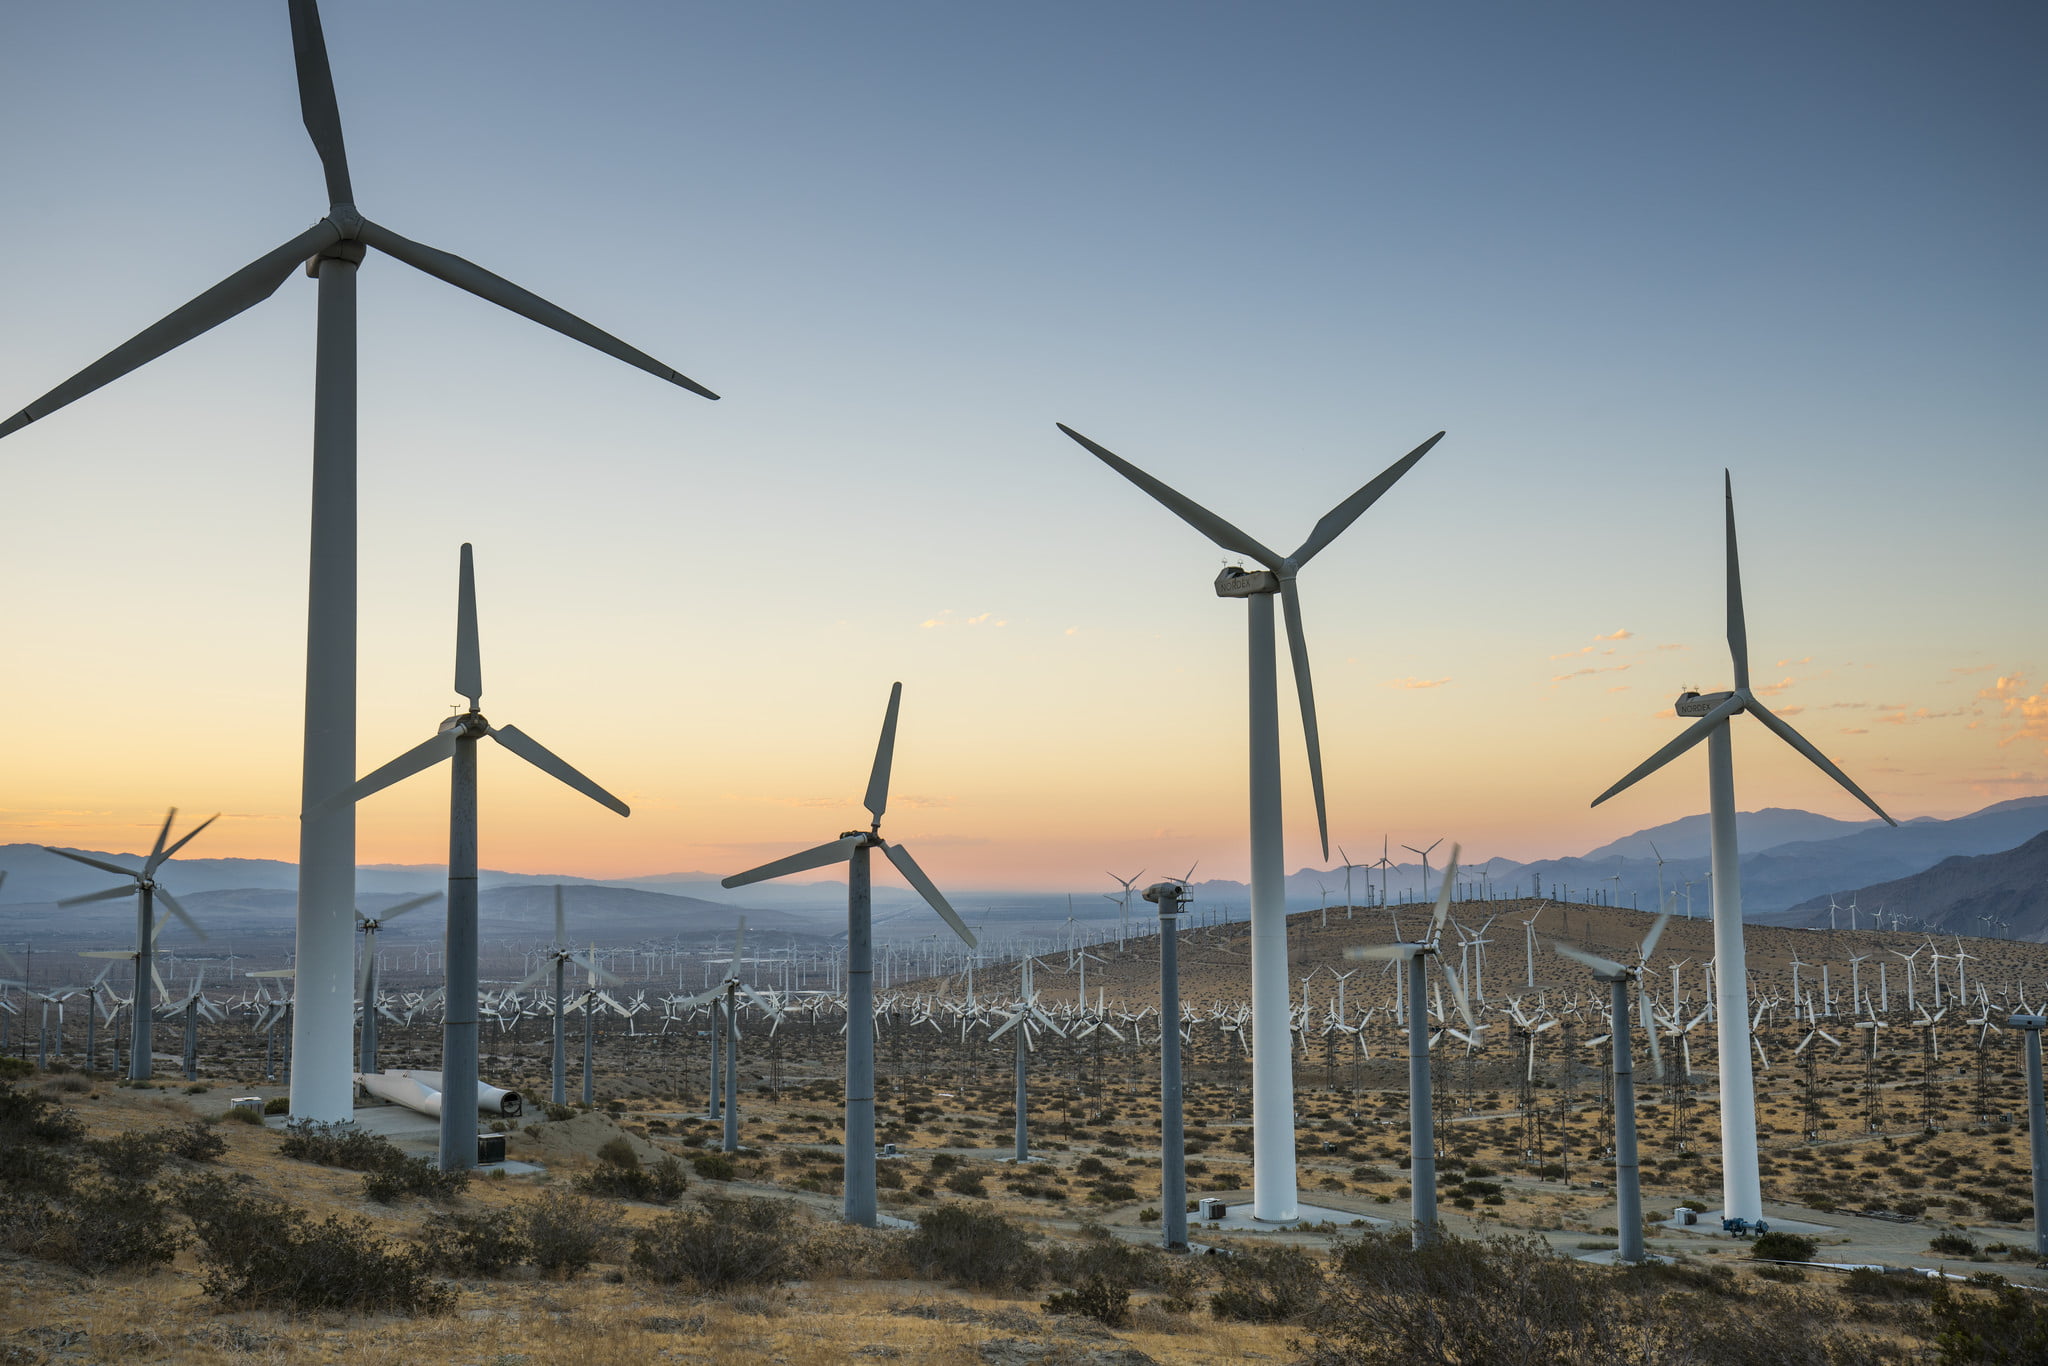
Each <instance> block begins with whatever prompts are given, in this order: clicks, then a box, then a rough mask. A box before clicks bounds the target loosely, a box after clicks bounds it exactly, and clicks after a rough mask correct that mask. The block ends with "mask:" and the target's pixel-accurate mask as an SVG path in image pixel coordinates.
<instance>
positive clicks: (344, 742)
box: [291, 242, 363, 1122]
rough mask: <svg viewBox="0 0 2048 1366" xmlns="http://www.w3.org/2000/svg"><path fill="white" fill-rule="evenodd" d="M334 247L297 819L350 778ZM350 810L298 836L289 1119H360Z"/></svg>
mask: <svg viewBox="0 0 2048 1366" xmlns="http://www.w3.org/2000/svg"><path fill="white" fill-rule="evenodd" d="M362 250H363V249H362V248H361V247H360V246H357V245H356V244H355V243H353V242H345V243H340V244H338V245H337V246H336V247H335V248H334V251H335V252H336V253H337V254H335V255H326V256H322V257H320V259H319V272H320V314H319V323H318V329H317V335H318V344H317V354H316V359H315V362H314V380H313V534H312V565H311V573H310V591H309V593H308V598H307V605H306V737H305V762H304V766H303V768H302V770H301V778H300V782H301V787H300V801H299V810H300V811H301V812H306V811H314V810H315V809H316V808H319V807H320V806H321V804H322V803H323V802H326V801H327V799H328V798H329V797H332V796H333V795H334V794H335V793H337V792H343V791H346V790H347V789H348V788H350V787H351V786H353V785H354V783H355V780H356V262H358V261H360V260H362ZM355 900H356V811H355V804H354V803H353V802H348V801H339V802H331V803H328V804H327V805H326V807H325V809H324V810H323V811H321V812H320V814H318V815H316V816H315V818H314V819H313V820H311V821H307V822H305V823H303V824H302V825H301V826H300V828H299V910H298V953H297V956H296V958H295V959H294V966H295V967H296V968H297V970H298V975H297V977H296V978H294V979H293V996H294V998H295V1001H296V1005H297V1009H296V1010H294V1011H293V1012H292V1063H293V1065H292V1077H291V1103H292V1114H293V1116H294V1117H296V1118H299V1119H318V1120H326V1121H330V1122H331V1121H337V1120H345V1119H348V1118H349V1117H350V1116H352V1115H353V1114H354V1113H355V1095H354V1090H355V1085H354V1072H355V1069H354V1067H353V1066H352V1063H353V1061H354V1060H353V1059H352V1058H351V1057H350V1054H351V1053H352V1052H353V1051H354V1048H353V1045H354V1043H355V1038H354V1034H355V1029H354V1026H355V981H354V976H355V974H354V973H353V972H352V971H351V969H353V968H354V966H355Z"/></svg>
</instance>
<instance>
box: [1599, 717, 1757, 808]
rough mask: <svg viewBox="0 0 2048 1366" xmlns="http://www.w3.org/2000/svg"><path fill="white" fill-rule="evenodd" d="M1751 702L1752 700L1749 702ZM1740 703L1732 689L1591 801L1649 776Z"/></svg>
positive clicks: (1604, 799)
mask: <svg viewBox="0 0 2048 1366" xmlns="http://www.w3.org/2000/svg"><path fill="white" fill-rule="evenodd" d="M1751 705H1754V704H1753V703H1752V704H1751ZM1742 707H1743V694H1741V693H1736V694H1735V695H1734V696H1733V697H1730V698H1729V699H1728V700H1727V701H1726V702H1723V703H1722V704H1721V705H1720V706H1718V707H1716V708H1714V709H1713V710H1712V711H1710V712H1708V713H1707V714H1706V715H1705V716H1702V717H1701V718H1700V719H1699V720H1697V721H1695V722H1693V723H1692V724H1691V725H1690V726H1687V727H1686V728H1685V729H1684V730H1683V731H1681V732H1679V734H1678V737H1677V738H1676V739H1674V740H1672V741H1671V743H1669V744H1667V745H1665V746H1664V748H1662V749H1660V750H1658V751H1657V752H1656V753H1655V754H1652V755H1651V756H1650V757H1649V758H1647V759H1645V760H1643V761H1642V762H1641V763H1640V764H1637V765H1636V766H1635V767H1634V768H1633V769H1631V770H1630V771H1629V774H1628V776H1627V777H1625V778H1623V779H1622V780H1621V781H1620V782H1618V783H1616V784H1615V785H1614V786H1612V787H1610V788H1608V789H1607V790H1606V791H1605V792H1603V793H1601V794H1600V795H1599V796H1597V797H1595V798H1594V799H1593V805H1594V806H1598V805H1600V803H1602V802H1604V801H1606V800H1607V799H1608V798H1609V797H1612V796H1614V795H1615V794H1616V793H1618V792H1623V791H1626V790H1627V789H1628V788H1630V787H1633V786H1634V785H1635V784H1637V783H1638V782H1641V781H1642V780H1643V779H1644V778H1647V777H1649V776H1650V775H1651V774H1652V773H1655V772H1656V771H1657V770H1658V769H1660V768H1662V767H1664V765H1666V764H1668V763H1670V762H1671V761H1672V760H1673V759H1676V758H1677V757H1678V756H1679V755H1681V754H1683V753H1685V752H1686V751H1687V750H1689V749H1691V748H1692V747H1693V746H1694V745H1696V744H1698V743H1699V742H1700V741H1702V740H1704V739H1706V738H1707V736H1708V735H1710V734H1712V733H1713V729H1714V727H1716V726H1718V725H1720V724H1721V723H1722V722H1723V721H1726V720H1727V719H1728V718H1729V717H1731V716H1733V715H1735V714H1736V713H1737V712H1739V711H1741V710H1742Z"/></svg>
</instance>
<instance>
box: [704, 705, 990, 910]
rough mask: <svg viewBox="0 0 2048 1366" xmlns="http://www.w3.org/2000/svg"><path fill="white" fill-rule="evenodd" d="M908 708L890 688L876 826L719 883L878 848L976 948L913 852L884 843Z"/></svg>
mask: <svg viewBox="0 0 2048 1366" xmlns="http://www.w3.org/2000/svg"><path fill="white" fill-rule="evenodd" d="M902 705H903V685H902V684H901V683H895V684H891V685H890V688H889V708H888V710H887V711H886V712H885V713H884V714H883V716H882V737H881V739H880V740H879V741H878V742H877V743H876V745H875V762H874V766H873V767H872V768H871V769H869V771H868V787H867V792H866V794H865V795H864V796H863V797H862V799H861V804H862V805H863V806H865V807H866V808H867V811H868V815H869V816H870V817H872V818H873V819H872V822H871V823H870V824H869V826H868V828H867V829H866V830H851V831H848V832H847V833H846V834H844V835H841V836H840V837H839V838H838V839H836V840H833V841H832V842H831V843H830V844H821V845H818V846H817V847H816V848H814V849H806V850H804V851H803V852H802V853H799V854H791V855H789V856H788V857H787V858H779V859H775V860H774V861H772V862H769V863H764V864H762V865H761V866H760V867H758V868H749V869H748V870H747V871H746V872H744V873H734V874H733V875H732V876H731V877H728V878H724V879H722V880H721V881H720V882H719V885H720V886H721V887H745V886H747V885H749V884H750V883H755V882H767V881H769V880H771V879H773V878H778V877H788V876H789V875H790V874H791V873H804V872H809V871H810V870H811V869H813V868H828V867H830V866H831V865H833V864H835V863H845V862H846V861H848V860H849V859H851V858H852V857H853V853H854V850H856V849H863V848H866V849H879V850H881V851H882V852H883V853H884V854H885V855H887V856H888V859H889V862H891V863H893V864H895V865H896V871H897V872H898V873H901V874H902V875H903V880H904V881H905V882H907V883H909V884H910V885H911V887H912V888H913V889H915V890H916V892H917V894H918V895H919V896H921V897H923V898H924V900H925V904H926V905H928V906H930V907H931V908H932V909H933V910H934V911H936V912H938V914H939V918H940V919H941V920H944V921H945V922H946V924H947V925H948V926H950V927H951V928H952V931H953V933H954V934H956V935H958V936H960V940H961V942H962V943H964V944H966V945H967V947H968V948H970V949H971V948H974V947H976V940H975V938H974V932H973V931H972V930H970V929H968V928H967V922H966V921H964V920H962V919H961V918H960V915H959V913H958V912H956V911H955V910H954V909H953V907H952V905H951V903H949V902H948V901H947V900H946V896H945V893H943V892H941V891H940V890H939V889H938V887H937V885H936V884H934V883H933V882H932V880H931V879H930V878H928V877H926V876H925V872H924V869H922V868H920V867H918V866H917V860H916V859H914V858H912V857H911V856H910V851H909V850H908V849H905V848H904V847H903V846H902V845H900V844H891V843H889V842H888V841H887V840H885V839H883V838H882V816H883V814H884V813H885V812H887V811H888V809H889V778H890V773H891V771H892V769H893V768H894V765H895V756H896V716H897V713H898V711H899V710H900V709H901V708H902Z"/></svg>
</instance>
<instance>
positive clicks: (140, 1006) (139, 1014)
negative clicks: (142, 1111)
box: [43, 806, 220, 1081]
mask: <svg viewBox="0 0 2048 1366" xmlns="http://www.w3.org/2000/svg"><path fill="white" fill-rule="evenodd" d="M177 818H178V808H176V807H175V806H174V807H172V808H171V810H170V814H169V815H167V816H165V817H164V825H163V829H161V830H159V831H157V832H156V844H155V845H154V847H152V848H151V849H150V851H149V857H148V858H146V859H144V860H143V861H142V867H140V868H123V867H122V866H121V865H120V864H118V863H108V862H106V861H105V860H103V859H96V858H92V857H90V856H89V855H86V854H80V853H76V852H74V851H72V850H70V849H57V848H53V847H51V846H50V845H47V844H46V845H44V846H43V848H44V849H45V850H47V851H48V852H49V853H52V854H55V855H56V856H57V857H59V858H68V859H70V860H71V861H72V862H73V863H83V864H85V865H86V866H87V867H88V868H98V869H99V870H100V871H102V872H106V873H112V874H114V875H115V876H116V877H125V878H131V879H133V885H131V886H126V887H109V888H107V890H105V891H104V892H87V893H86V894H85V895H84V896H71V897H66V898H64V899H63V900H62V901H60V902H58V903H57V904H58V905H59V906H60V907H67V908H68V907H71V906H83V905H85V904H86V903H88V902H93V901H112V900H114V899H115V898H116V897H123V896H128V895H131V894H132V895H133V896H134V897H135V951H134V952H133V953H132V954H130V953H118V952H116V953H107V954H99V953H95V954H92V955H90V956H92V957H109V958H130V959H132V960H133V961H134V963H135V995H134V1005H133V1010H132V1013H131V1014H130V1015H129V1017H128V1079H129V1080H130V1081H148V1080H149V1072H150V1050H151V1049H152V1048H153V1047H154V1046H155V1045H154V1043H153V1042H152V1039H151V1029H150V1025H151V1021H152V1019H153V1017H154V1014H155V1009H156V1005H155V1001H156V998H155V997H154V996H153V995H152V994H151V991H150V988H151V987H152V985H153V986H154V987H155V988H156V989H157V991H158V992H161V991H162V990H163V980H162V979H161V978H159V977H158V976H157V975H156V937H157V933H158V931H159V929H160V928H161V927H160V926H158V924H157V922H156V903H157V902H159V901H161V902H163V903H164V909H165V910H167V911H169V912H170V913H171V914H172V915H174V916H176V917H178V919H179V920H181V921H183V922H184V925H185V928H186V929H188V930H190V931H192V933H193V935H194V936H196V937H197V938H200V939H204V938H206V931H205V930H202V929H200V928H199V922H198V921H196V920H194V919H193V918H192V917H191V916H189V915H187V914H186V913H185V908H184V907H183V906H180V905H179V904H178V899H177V898H176V897H174V896H172V895H171V894H170V892H169V891H168V890H167V889H165V888H163V887H161V886H159V885H157V880H156V874H157V870H158V869H159V868H161V867H163V866H164V864H166V863H168V862H170V860H171V858H172V856H173V855H175V854H176V853H177V852H178V851H179V850H180V849H183V848H184V847H185V846H186V845H188V844H190V843H191V842H192V840H193V838H194V837H195V836H196V835H198V833H199V832H200V831H202V830H204V829H205V828H206V827H207V826H209V825H212V824H213V823H214V822H215V821H217V820H219V819H220V815H219V813H218V812H216V813H215V814H213V815H211V816H208V817H207V818H206V819H205V820H203V821H201V822H199V824H197V825H195V826H193V827H192V828H191V829H190V830H187V831H186V832H185V833H184V834H183V835H181V836H179V837H178V839H177V841H176V842H175V843H172V844H170V845H168V846H166V844H165V841H166V840H168V839H170V835H171V822H172V821H174V820H176V819H177ZM174 975H175V974H174Z"/></svg>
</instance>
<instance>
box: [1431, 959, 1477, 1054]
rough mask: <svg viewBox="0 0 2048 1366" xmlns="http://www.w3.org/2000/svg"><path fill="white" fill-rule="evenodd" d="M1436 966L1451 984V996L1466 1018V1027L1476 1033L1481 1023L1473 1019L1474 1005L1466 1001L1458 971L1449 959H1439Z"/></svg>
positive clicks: (1468, 1041) (1459, 1011) (1460, 1012)
mask: <svg viewBox="0 0 2048 1366" xmlns="http://www.w3.org/2000/svg"><path fill="white" fill-rule="evenodd" d="M1436 965H1437V966H1438V967H1440V968H1442V969H1443V970H1444V980H1445V981H1446V982H1449V983H1450V984H1451V996H1452V998H1453V999H1454V1000H1456V1001H1457V1003H1458V1013H1459V1014H1460V1015H1462V1016H1464V1017H1465V1027H1466V1028H1467V1029H1470V1030H1472V1031H1474V1032H1475V1033H1476V1032H1477V1031H1478V1029H1479V1022H1478V1021H1477V1020H1475V1019H1473V1018H1472V1003H1471V1002H1470V1001H1468V1000H1466V999H1465V987H1464V984H1463V983H1461V982H1459V981H1458V974H1457V972H1456V970H1455V969H1453V968H1452V967H1451V963H1450V960H1449V959H1448V958H1443V957H1438V959H1437V960H1436ZM1466 1042H1467V1043H1470V1042H1471V1040H1469V1039H1468V1040H1466Z"/></svg>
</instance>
